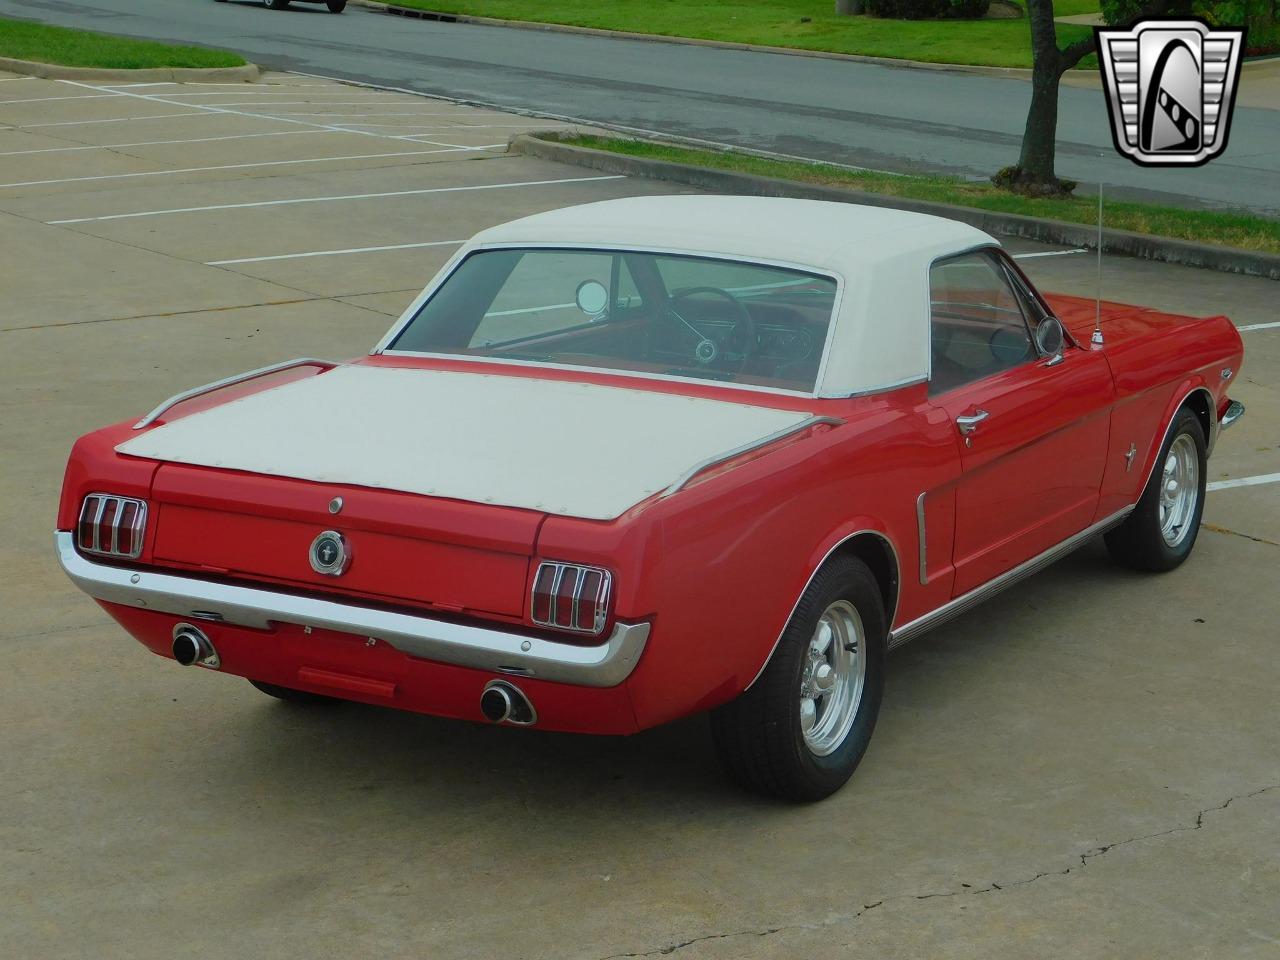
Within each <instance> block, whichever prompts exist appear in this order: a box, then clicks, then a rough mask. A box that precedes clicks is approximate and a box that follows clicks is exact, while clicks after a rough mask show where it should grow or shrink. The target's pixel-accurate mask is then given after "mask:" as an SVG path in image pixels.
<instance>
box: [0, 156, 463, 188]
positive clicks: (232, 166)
mask: <svg viewBox="0 0 1280 960" xmlns="http://www.w3.org/2000/svg"><path fill="white" fill-rule="evenodd" d="M475 149H478V148H476V147H442V148H436V149H435V150H400V151H397V152H396V153H366V154H361V155H360V156H354V157H308V158H307V159H305V160H262V161H259V162H257V163H223V164H218V165H216V166H211V167H181V168H175V169H173V170H143V171H140V172H137V173H101V174H97V175H95V176H91V177H62V178H60V179H57V180H21V181H17V182H15V183H0V189H3V188H5V187H43V186H47V185H49V184H52V183H82V182H84V181H88V180H128V179H130V178H133V177H164V176H169V175H172V174H175V173H207V172H209V171H211V170H246V169H248V168H250V167H283V166H288V165H289V164H294V163H329V162H337V161H340V160H383V159H385V158H387V157H422V156H426V155H427V154H433V153H463V152H466V151H471V150H475Z"/></svg>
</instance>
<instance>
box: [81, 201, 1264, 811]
mask: <svg viewBox="0 0 1280 960" xmlns="http://www.w3.org/2000/svg"><path fill="white" fill-rule="evenodd" d="M1097 329H1098V330H1099V331H1100V333H1099V334H1095V304H1094V303H1093V302H1092V301H1082V300H1077V299H1073V298H1069V297H1044V296H1042V295H1040V294H1039V293H1038V292H1036V290H1035V289H1034V288H1033V287H1032V285H1031V284H1030V283H1029V282H1028V281H1027V278H1026V277H1025V276H1024V275H1023V274H1022V271H1021V270H1019V269H1018V267H1017V265H1016V264H1015V263H1014V262H1013V261H1012V260H1011V259H1010V258H1009V257H1008V256H1007V255H1006V254H1005V253H1004V252H1003V251H1002V250H1001V249H1000V246H999V244H998V243H997V242H996V241H995V240H993V239H992V238H991V237H990V236H988V235H986V234H984V233H982V232H980V231H978V230H975V229H973V228H971V227H968V226H965V225H962V224H959V223H955V222H952V221H948V220H943V219H939V218H936V217H927V216H921V215H917V214H910V213H903V212H897V211H891V210H880V209H874V208H869V207H860V206H851V205H844V204H832V203H818V202H810V201H800V200H777V199H746V198H737V197H663V198H638V199H627V200H616V201H609V202H605V203H597V204H590V205H586V206H580V207H573V208H569V209H564V210H559V211H555V212H552V213H547V214H541V215H538V216H534V217H529V218H527V219H524V220H518V221H516V222H514V223H509V224H506V225H504V226H500V227H496V228H494V229H491V230H488V231H485V232H484V233H481V234H480V235H479V236H477V237H476V238H474V239H473V240H472V241H471V242H469V243H467V244H466V245H465V246H464V247H463V248H462V249H461V250H460V251H459V252H458V254H457V255H456V256H455V257H454V258H453V259H452V260H451V261H450V262H449V263H448V264H447V265H446V266H445V268H444V269H443V270H442V271H441V272H440V274H439V275H438V276H437V277H436V279H435V280H434V281H432V283H431V284H430V285H429V286H428V287H427V288H426V290H425V291H424V292H423V293H422V295H421V296H419V297H418V298H417V299H416V300H415V301H414V303H413V304H412V305H411V306H410V307H409V309H408V310H407V311H406V312H405V314H404V316H403V318H402V319H401V320H400V321H399V322H397V323H396V325H395V326H394V327H393V328H392V330H391V331H390V333H388V334H387V336H386V337H385V338H384V339H383V340H382V342H381V343H379V344H378V345H377V346H376V347H375V349H374V350H373V352H372V353H371V354H370V355H369V356H367V357H362V358H360V359H359V360H355V361H352V362H349V363H342V364H334V363H329V362H326V361H321V360H295V361H291V362H289V363H283V364H278V365H276V366H273V367H268V368H266V369H264V370H257V371H253V372H252V373H248V374H245V375H243V376H240V377H234V378H231V379H229V380H224V381H220V382H218V383H213V384H209V385H208V386H205V387H201V388H198V389H195V390H191V391H188V392H187V393H184V394H180V395H178V396H176V397H174V398H172V399H170V400H168V401H166V402H165V403H163V404H161V405H160V406H159V407H158V408H156V409H155V410H154V411H152V412H151V413H150V414H148V415H147V416H146V417H144V418H143V419H142V420H140V421H138V422H136V423H133V422H130V423H123V424H117V425H116V426H113V427H107V428H105V429H102V430H99V431H97V432H95V433H91V434H89V435H88V436H86V437H83V438H82V439H81V440H80V441H79V442H78V443H77V444H76V446H75V449H74V450H73V451H72V454H71V459H70V463H69V464H68V467H67V473H66V480H65V484H64V487H63V492H62V502H61V507H60V511H59V515H58V524H57V527H58V533H57V549H58V553H59V556H60V558H61V561H62V564H63V567H64V568H65V569H66V571H67V573H68V574H69V575H70V577H71V578H72V579H73V580H74V581H75V582H76V583H77V584H78V585H79V586H80V587H81V588H83V589H84V590H85V591H86V592H87V593H88V594H89V595H90V596H92V597H94V598H95V599H96V600H98V602H99V603H100V604H101V605H102V606H103V608H104V609H105V610H106V611H107V612H108V613H109V614H110V615H111V616H112V617H114V618H115V619H116V620H117V621H118V622H119V623H120V624H121V625H122V626H123V627H124V628H125V629H126V630H127V631H129V632H130V633H131V634H133V635H134V636H135V637H136V638H137V639H138V640H140V641H141V642H142V643H143V644H145V645H146V646H147V647H148V648H150V649H151V650H153V651H154V652H155V653H157V654H160V655H161V656H164V657H172V658H173V659H174V660H176V661H177V662H178V663H180V664H184V665H192V664H194V665H198V666H200V667H204V668H206V669H208V670H211V671H215V672H221V673H229V674H236V675H238V676H243V677H246V678H248V679H249V680H250V681H251V682H252V683H253V684H254V686H256V687H258V688H259V689H260V690H262V691H264V692H266V693H268V694H271V695H272V696H276V697H280V698H282V699H285V700H293V701H304V702H326V701H332V700H334V699H347V700H358V701H362V702H365V703H371V704H380V705H385V706H392V707H398V708H401V709H405V710H416V711H421V712H424V713H432V714H438V715H441V716H447V717H458V718H463V719H468V720H481V719H486V718H487V719H488V720H490V721H492V722H494V723H505V724H513V725H517V726H537V727H540V728H544V729H548V730H563V731H574V732H579V733H606V734H625V733H633V732H635V731H638V730H643V729H645V728H647V727H652V726H654V725H656V724H660V723H665V722H667V721H669V720H674V719H676V718H678V717H682V716H685V715H688V714H691V713H695V712H699V711H712V714H711V716H712V725H713V730H714V734H715V740H716V743H717V745H718V748H719V751H720V753H721V755H722V757H723V760H724V763H725V766H726V767H727V769H728V770H729V772H730V773H731V774H732V775H733V776H734V777H735V778H736V779H737V780H739V781H740V782H742V783H743V784H745V785H747V786H748V787H751V788H753V789H756V790H760V791H764V792H768V793H772V794H775V795H780V796H784V797H790V798H795V799H817V798H821V797H824V796H827V795H828V794H830V793H832V792H833V791H835V790H836V789H838V788H839V787H840V786H841V784H843V783H844V782H845V781H846V780H847V779H848V777H849V776H850V774H851V773H852V772H853V769H854V768H855V767H856V766H857V764H858V761H859V760H860V759H861V757H862V755H863V752H864V751H865V750H866V748H867V743H868V741H869V739H870V737H871V733H872V729H873V728H874V726H875V722H876V714H877V712H878V710H879V706H880V699H881V692H882V690H883V685H884V676H885V668H886V664H885V655H886V653H887V652H888V650H889V649H890V648H892V647H894V646H897V645H898V644H901V643H904V642H906V641H907V640H909V639H911V638H912V637H915V636H918V635H920V634H921V633H923V632H924V631H926V630H928V629H930V628H931V627H934V626H936V625H938V624H939V623H942V622H943V621H945V620H947V619H948V618H950V617H952V616H954V615H956V614H957V613H960V612H961V611H963V610H966V609H968V608H970V607H972V606H973V605H974V604H976V603H977V602H979V601H981V600H983V599H985V598H986V597H988V596H990V595H991V594H993V593H994V592H996V591H998V590H1000V589H1002V588H1005V587H1008V586H1010V585H1011V584H1013V583H1015V582H1017V581H1018V580H1020V579H1021V578H1023V577H1025V576H1027V575H1028V574H1031V573H1033V572H1035V571H1036V570H1038V569H1040V568H1042V567H1043V566H1045V565H1046V564H1048V563H1050V562H1051V561H1053V560H1054V559H1056V558H1058V557H1060V556H1062V555H1063V554H1065V553H1066V552H1067V551H1069V550H1071V549H1073V548H1074V547H1076V546H1078V545H1080V544H1081V543H1083V542H1085V540H1087V539H1088V538H1090V537H1092V536H1094V535H1096V534H1103V533H1105V535H1106V542H1107V545H1108V547H1109V548H1110V550H1111V553H1112V554H1113V555H1114V557H1115V558H1116V559H1117V560H1118V561H1119V562H1121V563H1123V564H1126V565H1128V566H1132V567H1137V568H1140V569H1144V570H1152V571H1161V570H1169V569H1171V568H1173V567H1175V566H1177V565H1178V564H1180V563H1181V562H1182V561H1183V560H1185V559H1186V557H1187V555H1188V554H1189V553H1190V552H1191V548H1192V546H1193V545H1194V543H1195V540H1196V532H1197V528H1198V526H1199V524H1200V515H1201V510H1202V507H1203V504H1204V490H1205V474H1206V467H1205V463H1206V458H1207V457H1208V456H1209V454H1210V453H1211V452H1212V450H1213V446H1214V443H1215V441H1216V440H1217V438H1218V434H1219V432H1220V431H1221V430H1222V429H1224V428H1226V427H1228V426H1229V425H1230V424H1231V423H1232V422H1233V421H1235V420H1236V419H1237V418H1238V417H1239V416H1240V415H1241V414H1242V413H1243V407H1242V406H1241V405H1240V404H1239V403H1236V402H1233V401H1231V400H1230V399H1228V397H1227V394H1226V387H1227V384H1228V382H1229V380H1230V379H1231V377H1232V375H1233V374H1234V373H1235V372H1237V371H1238V370H1239V368H1240V363H1241V360H1242V357H1243V347H1242V344H1241V341H1240V337H1239V335H1238V334H1237V333H1236V330H1235V328H1234V327H1233V326H1232V324H1231V323H1230V322H1229V321H1228V320H1227V319H1226V318H1225V317H1212V318H1208V319H1194V318H1189V317H1179V316H1171V315H1169V314H1165V313H1159V312H1156V311H1153V310H1148V309H1144V308H1141V307H1129V306H1122V305H1119V304H1112V303H1104V304H1102V306H1101V309H1100V323H1099V324H1098V327H1097Z"/></svg>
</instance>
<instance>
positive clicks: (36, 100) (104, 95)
mask: <svg viewBox="0 0 1280 960" xmlns="http://www.w3.org/2000/svg"><path fill="white" fill-rule="evenodd" d="M122 96H124V94H122V93H91V94H83V93H82V94H79V95H78V96H74V97H28V98H27V99H26V100H0V105H3V104H6V103H44V102H45V101H46V100H106V99H107V98H108V97H122Z"/></svg>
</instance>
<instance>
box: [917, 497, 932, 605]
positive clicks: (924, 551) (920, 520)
mask: <svg viewBox="0 0 1280 960" xmlns="http://www.w3.org/2000/svg"><path fill="white" fill-rule="evenodd" d="M924 498H925V493H923V492H922V493H921V494H920V496H918V497H916V529H917V530H918V531H919V532H920V585H921V586H924V585H925V584H927V583H928V582H929V545H928V540H926V538H925V527H924Z"/></svg>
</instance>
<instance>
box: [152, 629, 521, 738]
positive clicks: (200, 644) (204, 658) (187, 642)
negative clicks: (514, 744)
mask: <svg viewBox="0 0 1280 960" xmlns="http://www.w3.org/2000/svg"><path fill="white" fill-rule="evenodd" d="M171 649H172V651H173V659H174V660H176V661H177V662H178V663H179V664H180V665H181V666H184V667H190V666H195V665H196V664H199V665H200V666H202V667H209V668H210V669H213V670H217V669H218V668H219V667H220V666H221V665H222V661H221V659H220V658H219V657H218V651H217V650H216V649H215V648H214V646H213V641H211V640H210V639H209V637H208V635H207V634H206V633H205V632H204V631H203V630H201V629H200V628H199V627H195V626H192V625H191V624H189V623H179V624H178V625H177V626H175V627H174V628H173V645H172V648H171ZM480 712H481V713H482V714H484V717H485V719H486V720H488V721H489V722H490V723H511V724H515V725H516V726H521V727H528V726H533V724H535V723H537V722H538V712H537V711H536V710H534V708H533V704H532V703H531V702H530V700H529V698H528V697H527V696H526V695H525V693H524V691H523V690H521V689H520V688H519V687H517V686H516V685H515V684H514V683H511V682H509V681H507V680H490V681H489V682H488V683H487V684H485V688H484V692H483V693H481V694H480Z"/></svg>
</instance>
